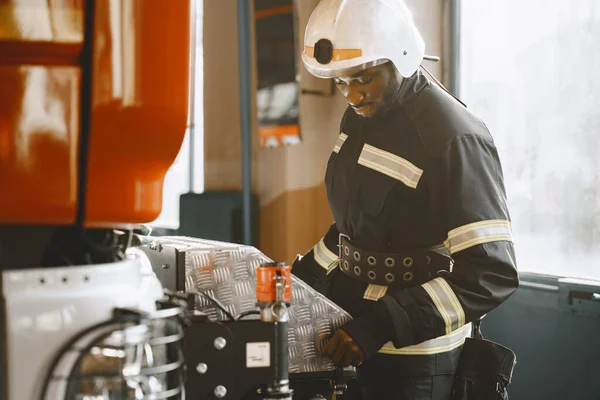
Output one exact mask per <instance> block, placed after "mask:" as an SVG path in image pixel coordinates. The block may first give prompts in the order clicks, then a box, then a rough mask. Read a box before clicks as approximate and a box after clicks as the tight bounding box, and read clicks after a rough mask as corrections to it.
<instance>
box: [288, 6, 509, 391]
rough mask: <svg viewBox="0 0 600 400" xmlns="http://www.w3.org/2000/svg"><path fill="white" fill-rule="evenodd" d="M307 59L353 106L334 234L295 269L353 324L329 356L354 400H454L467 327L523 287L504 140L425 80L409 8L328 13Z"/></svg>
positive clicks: (331, 174)
mask: <svg viewBox="0 0 600 400" xmlns="http://www.w3.org/2000/svg"><path fill="white" fill-rule="evenodd" d="M302 58H303V62H304V65H305V67H306V68H307V70H308V71H309V72H310V73H311V74H313V75H315V76H317V77H319V78H330V79H334V80H335V83H336V85H337V87H338V89H339V91H340V92H341V93H342V94H343V95H344V97H345V98H346V100H347V102H348V103H349V107H348V108H347V110H346V112H345V114H344V115H343V118H342V121H341V124H340V130H339V133H338V134H339V137H338V139H337V143H336V145H335V147H334V148H333V151H332V153H331V156H330V158H329V161H328V164H327V169H326V174H325V183H326V187H327V194H328V201H329V205H330V208H331V211H332V214H333V216H334V219H335V223H333V225H332V226H331V228H330V229H329V231H328V232H327V233H326V234H325V235H324V237H323V238H322V240H320V241H319V242H318V243H317V244H316V245H315V246H314V248H312V249H311V250H310V251H309V252H307V253H306V254H305V255H304V256H302V257H300V256H299V257H298V258H297V259H296V260H295V261H294V264H293V269H292V271H293V273H294V274H295V275H296V276H298V277H299V278H301V279H302V280H304V281H305V282H307V283H308V284H310V285H311V286H313V287H314V288H316V289H317V290H318V291H320V292H321V293H323V294H325V295H326V296H327V297H328V298H330V299H331V300H332V301H333V302H335V303H337V304H338V305H340V306H341V307H343V308H344V309H345V310H347V311H348V312H349V313H350V314H351V315H352V316H353V320H352V321H351V322H349V323H347V324H346V325H344V326H343V327H341V329H339V330H338V331H337V332H335V333H334V335H333V337H332V338H331V339H330V340H329V342H328V344H327V347H326V350H325V351H326V353H327V354H328V355H329V356H330V357H331V358H332V359H333V361H334V362H336V363H338V364H340V365H343V366H349V365H353V366H356V367H357V383H358V387H359V390H358V393H354V396H356V398H362V399H365V400H366V399H411V400H424V399H436V400H441V399H443V400H448V399H450V398H451V397H452V387H453V380H454V374H455V373H456V368H457V365H458V361H459V356H460V353H461V348H462V346H463V344H464V342H465V340H466V338H467V337H469V336H470V333H471V324H470V323H471V322H472V321H476V320H478V319H479V318H480V317H482V316H483V315H485V314H486V313H488V312H489V311H491V310H492V309H494V308H495V307H497V306H498V305H500V304H501V303H502V302H504V301H505V300H506V299H507V298H508V297H509V296H510V295H511V294H512V293H513V292H514V291H515V290H516V289H517V287H518V274H517V268H516V262H515V253H514V248H513V242H512V236H511V221H510V216H509V211H508V208H507V199H506V194H505V188H504V182H503V175H502V167H501V164H500V160H499V157H498V152H497V150H496V147H495V145H494V141H493V138H492V136H491V135H490V133H489V132H488V129H487V128H486V126H485V124H484V123H483V122H482V121H481V120H480V119H479V118H477V117H476V116H475V115H473V114H472V113H471V112H470V111H468V110H467V108H466V107H465V106H464V105H463V104H462V103H461V102H460V101H458V100H457V99H455V98H454V97H453V96H452V95H450V94H449V93H448V92H447V91H445V90H444V88H443V87H442V86H441V85H440V84H439V83H437V81H435V79H434V78H433V77H431V76H429V75H428V74H427V73H426V72H425V70H424V69H423V67H422V66H421V64H422V62H423V60H424V59H427V58H428V56H426V55H425V45H424V42H423V40H422V38H421V35H420V33H419V32H418V30H417V28H416V27H415V25H414V23H413V20H412V16H411V14H410V12H409V10H408V9H407V7H406V5H405V4H404V3H403V2H402V1H401V0H322V1H321V2H320V3H319V5H318V6H317V7H316V8H315V10H314V12H313V14H312V16H311V18H310V20H309V22H308V25H307V28H306V34H305V46H304V51H303V55H302Z"/></svg>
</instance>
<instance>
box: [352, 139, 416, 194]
mask: <svg viewBox="0 0 600 400" xmlns="http://www.w3.org/2000/svg"><path fill="white" fill-rule="evenodd" d="M358 163H359V164H360V165H362V166H364V167H367V168H371V169H373V170H375V171H377V172H381V173H382V174H385V175H387V176H389V177H392V178H394V179H397V180H399V181H400V182H402V183H404V184H405V185H406V186H408V187H410V188H413V189H416V188H417V185H418V184H419V180H420V179H421V176H422V175H423V170H422V169H420V168H417V167H416V166H415V165H413V164H411V163H410V162H409V161H407V160H405V159H404V158H402V157H400V156H397V155H395V154H392V153H389V152H387V151H384V150H381V149H378V148H376V147H373V146H371V145H369V144H365V145H364V147H363V149H362V152H361V153H360V157H359V159H358Z"/></svg>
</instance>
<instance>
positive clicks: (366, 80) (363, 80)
mask: <svg viewBox="0 0 600 400" xmlns="http://www.w3.org/2000/svg"><path fill="white" fill-rule="evenodd" d="M372 80H373V77H372V76H361V77H360V78H359V79H358V82H359V83H360V84H361V85H366V84H367V83H370V82H371V81H372Z"/></svg>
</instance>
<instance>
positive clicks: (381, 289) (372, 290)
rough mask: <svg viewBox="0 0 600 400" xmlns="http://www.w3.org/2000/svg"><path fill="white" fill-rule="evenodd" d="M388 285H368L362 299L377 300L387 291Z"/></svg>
mask: <svg viewBox="0 0 600 400" xmlns="http://www.w3.org/2000/svg"><path fill="white" fill-rule="evenodd" d="M387 290H388V287H387V286H382V285H369V286H367V289H366V290H365V293H364V295H363V299H366V300H371V301H377V300H379V299H380V298H382V297H383V296H385V294H386V293H387Z"/></svg>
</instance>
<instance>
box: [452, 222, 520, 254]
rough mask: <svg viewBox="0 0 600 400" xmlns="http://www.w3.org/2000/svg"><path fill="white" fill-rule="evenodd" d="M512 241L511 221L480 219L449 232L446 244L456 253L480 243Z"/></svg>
mask: <svg viewBox="0 0 600 400" xmlns="http://www.w3.org/2000/svg"><path fill="white" fill-rule="evenodd" d="M499 241H512V233H511V226H510V222H509V221H506V220H500V219H497V220H488V221H479V222H474V223H472V224H468V225H463V226H460V227H458V228H456V229H453V230H451V231H450V232H448V239H446V241H445V242H444V245H445V246H446V247H447V248H448V249H449V250H450V253H452V254H454V253H457V252H459V251H461V250H465V249H468V248H469V247H473V246H476V245H478V244H484V243H489V242H499Z"/></svg>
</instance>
